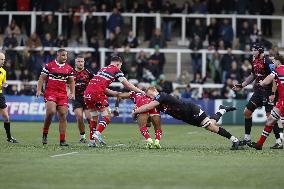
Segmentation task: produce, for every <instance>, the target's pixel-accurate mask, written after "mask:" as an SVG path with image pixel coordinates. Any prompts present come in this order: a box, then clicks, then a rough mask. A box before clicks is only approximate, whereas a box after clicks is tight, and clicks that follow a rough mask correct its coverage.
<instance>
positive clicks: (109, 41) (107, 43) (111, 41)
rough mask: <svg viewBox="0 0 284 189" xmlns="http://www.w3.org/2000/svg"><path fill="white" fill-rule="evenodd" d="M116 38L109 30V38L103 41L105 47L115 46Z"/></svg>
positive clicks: (111, 47)
mask: <svg viewBox="0 0 284 189" xmlns="http://www.w3.org/2000/svg"><path fill="white" fill-rule="evenodd" d="M117 47H118V45H117V40H116V38H115V35H114V33H112V32H110V33H109V38H108V39H107V40H106V41H105V48H110V49H114V48H117Z"/></svg>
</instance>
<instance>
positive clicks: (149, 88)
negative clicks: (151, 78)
mask: <svg viewBox="0 0 284 189" xmlns="http://www.w3.org/2000/svg"><path fill="white" fill-rule="evenodd" d="M152 90H157V89H156V87H155V86H150V87H148V88H147V89H146V90H145V93H147V92H148V91H152Z"/></svg>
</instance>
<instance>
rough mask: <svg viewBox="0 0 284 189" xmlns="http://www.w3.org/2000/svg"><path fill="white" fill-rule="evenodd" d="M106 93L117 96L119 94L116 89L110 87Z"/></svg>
mask: <svg viewBox="0 0 284 189" xmlns="http://www.w3.org/2000/svg"><path fill="white" fill-rule="evenodd" d="M105 94H106V95H107V96H113V97H117V96H118V94H119V92H117V91H114V90H111V89H109V88H106V90H105Z"/></svg>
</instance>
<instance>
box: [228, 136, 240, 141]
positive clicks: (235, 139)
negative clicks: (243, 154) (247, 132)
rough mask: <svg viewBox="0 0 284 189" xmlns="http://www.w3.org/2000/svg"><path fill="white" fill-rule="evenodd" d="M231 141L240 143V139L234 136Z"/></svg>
mask: <svg viewBox="0 0 284 189" xmlns="http://www.w3.org/2000/svg"><path fill="white" fill-rule="evenodd" d="M230 140H231V141H232V142H238V141H239V139H238V138H236V137H235V136H233V135H232V136H231V138H230Z"/></svg>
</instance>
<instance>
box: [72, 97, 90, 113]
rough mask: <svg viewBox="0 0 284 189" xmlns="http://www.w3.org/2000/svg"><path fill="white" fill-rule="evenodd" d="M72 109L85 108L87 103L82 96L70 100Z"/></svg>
mask: <svg viewBox="0 0 284 189" xmlns="http://www.w3.org/2000/svg"><path fill="white" fill-rule="evenodd" d="M72 107H73V111H74V110H76V109H77V108H83V110H87V109H88V108H87V105H86V104H85V101H84V97H78V98H77V97H76V98H75V100H73V101H72Z"/></svg>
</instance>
